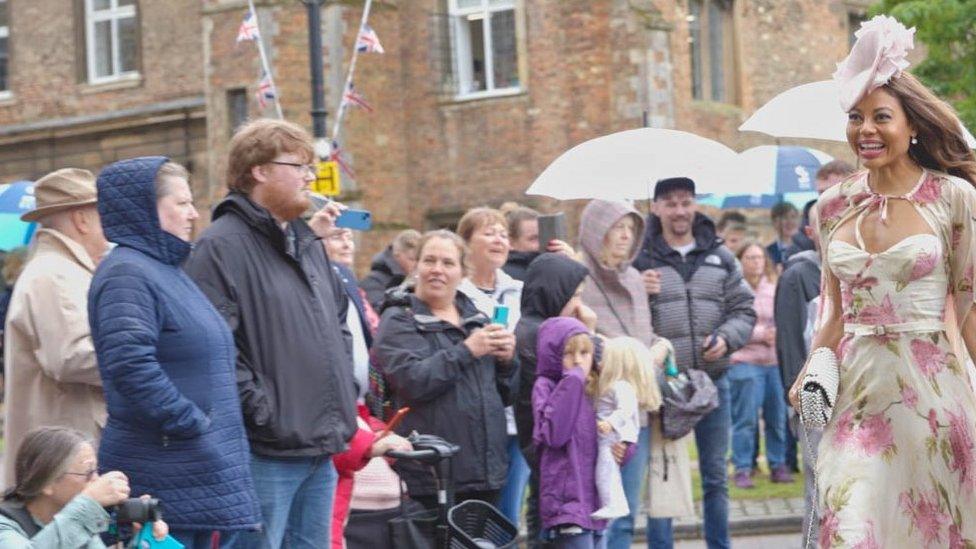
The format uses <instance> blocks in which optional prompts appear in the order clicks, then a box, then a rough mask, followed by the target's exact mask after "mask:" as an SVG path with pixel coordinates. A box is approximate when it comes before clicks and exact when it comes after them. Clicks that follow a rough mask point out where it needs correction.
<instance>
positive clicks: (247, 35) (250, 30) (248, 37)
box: [237, 0, 284, 118]
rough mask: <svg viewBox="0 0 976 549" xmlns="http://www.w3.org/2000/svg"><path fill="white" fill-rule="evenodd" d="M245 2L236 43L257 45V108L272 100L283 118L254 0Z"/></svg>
mask: <svg viewBox="0 0 976 549" xmlns="http://www.w3.org/2000/svg"><path fill="white" fill-rule="evenodd" d="M247 4H248V9H247V13H245V14H244V20H243V21H241V25H240V26H239V27H238V28H237V43H238V44H240V43H241V42H255V43H256V44H257V46H258V54H259V55H260V56H261V79H260V80H259V81H258V86H257V91H255V92H254V97H255V99H257V102H258V108H259V109H261V110H262V111H263V110H265V109H267V108H268V102H269V101H274V105H275V111H276V112H277V114H278V118H284V116H283V115H282V112H281V101H279V99H278V88H277V87H276V86H275V83H274V77H273V76H272V74H273V73H272V71H271V65H270V63H268V56H267V54H265V52H264V42H263V40H262V39H261V29H260V27H259V26H258V18H257V11H255V9H254V0H248V2H247Z"/></svg>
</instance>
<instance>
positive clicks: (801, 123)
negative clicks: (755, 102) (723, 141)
mask: <svg viewBox="0 0 976 549" xmlns="http://www.w3.org/2000/svg"><path fill="white" fill-rule="evenodd" d="M839 97H840V91H839V87H838V85H837V83H836V82H835V81H833V80H821V81H819V82H811V83H809V84H803V85H801V86H797V87H795V88H790V89H788V90H786V91H785V92H783V93H781V94H779V95H777V96H776V97H774V98H772V99H770V100H769V102H768V103H766V104H765V105H763V106H762V107H759V110H757V111H756V112H754V113H753V114H752V116H750V117H749V119H748V120H746V121H745V122H743V123H742V125H741V126H739V130H741V131H746V132H760V133H765V134H768V135H771V136H773V137H795V138H799V139H824V140H826V141H845V142H846V141H847V114H846V113H845V112H844V110H843V109H842V108H841V106H840V100H839V99H838V98H839ZM962 131H963V133H964V134H965V136H966V143H968V144H969V146H970V147H971V148H976V139H974V138H973V134H971V133H969V130H967V129H966V128H963V129H962Z"/></svg>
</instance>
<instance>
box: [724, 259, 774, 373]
mask: <svg viewBox="0 0 976 549" xmlns="http://www.w3.org/2000/svg"><path fill="white" fill-rule="evenodd" d="M754 292H755V294H756V300H755V301H754V303H753V307H754V308H755V309H756V325H755V326H754V327H753V328H752V335H751V336H749V342H748V343H746V345H745V346H744V347H743V348H741V349H739V350H738V351H736V352H734V353H732V357H731V359H730V361H731V362H732V364H757V365H759V366H775V365H776V322H775V321H774V319H773V300H774V298H775V296H776V283H774V282H770V281H769V279H767V278H766V277H765V276H763V277H762V278H761V279H759V286H758V287H757V288H755V289H754Z"/></svg>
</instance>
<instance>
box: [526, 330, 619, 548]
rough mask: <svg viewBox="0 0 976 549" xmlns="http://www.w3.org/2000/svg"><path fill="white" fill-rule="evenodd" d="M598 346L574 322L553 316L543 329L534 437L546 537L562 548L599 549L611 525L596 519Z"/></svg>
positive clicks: (535, 388) (534, 400)
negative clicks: (593, 376)
mask: <svg viewBox="0 0 976 549" xmlns="http://www.w3.org/2000/svg"><path fill="white" fill-rule="evenodd" d="M593 348H594V344H593V340H592V339H591V336H590V333H589V330H588V329H587V328H586V326H584V325H583V323H581V322H580V321H578V320H576V319H574V318H566V317H557V318H550V319H549V320H546V321H545V322H543V323H542V326H540V327H539V336H538V344H537V355H536V356H537V362H536V375H537V376H538V377H537V378H536V381H535V385H534V386H533V387H532V409H533V413H534V416H535V429H534V431H533V433H532V437H533V441H534V442H535V446H536V454H537V455H538V456H539V471H540V473H541V478H540V481H539V492H540V495H539V513H540V515H541V517H542V527H543V531H544V536H545V537H546V538H547V539H549V540H551V542H552V543H553V544H554V546H555V547H557V548H573V549H576V548H583V549H591V548H594V547H599V546H600V540H601V538H602V535H603V530H604V529H605V528H606V526H607V521H605V520H597V519H594V518H592V517H591V516H590V515H592V514H593V512H594V511H596V510H597V509H598V508H599V496H598V493H597V487H596V479H595V469H596V458H597V432H596V412H595V411H594V409H593V404H592V402H591V401H590V399H589V397H587V395H586V380H587V376H588V375H589V373H590V369H591V368H592V367H593Z"/></svg>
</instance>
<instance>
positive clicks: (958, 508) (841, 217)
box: [790, 16, 976, 549]
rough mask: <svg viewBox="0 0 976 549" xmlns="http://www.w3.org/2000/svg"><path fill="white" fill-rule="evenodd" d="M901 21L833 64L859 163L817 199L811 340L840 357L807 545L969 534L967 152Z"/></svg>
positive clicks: (876, 26)
mask: <svg viewBox="0 0 976 549" xmlns="http://www.w3.org/2000/svg"><path fill="white" fill-rule="evenodd" d="M912 33H913V30H912V31H909V30H906V29H905V27H903V26H902V25H901V24H899V23H897V22H896V21H895V20H894V19H891V18H886V17H883V16H878V17H876V18H874V19H872V20H871V21H869V22H867V23H865V24H864V25H863V26H862V28H861V30H860V31H858V34H857V36H858V42H857V43H856V44H855V46H854V49H853V50H852V52H851V55H850V56H849V57H848V58H847V60H845V61H844V63H842V64H841V65H840V66H839V67H838V71H837V73H836V74H835V75H834V77H835V78H836V79H838V80H839V81H840V84H841V90H842V97H841V104H842V106H843V107H844V109H845V110H846V111H847V112H848V126H847V138H848V141H849V143H850V145H851V147H852V149H853V150H854V152H855V154H857V155H858V157H859V159H860V162H861V165H862V166H863V167H865V168H867V169H866V170H864V171H861V172H858V173H856V174H854V175H852V176H851V177H850V178H848V179H847V180H846V181H844V182H843V183H842V184H840V185H837V186H835V187H833V188H831V189H830V190H828V191H827V192H825V193H824V194H823V196H822V197H821V198H820V202H819V204H818V207H819V213H820V236H821V242H822V243H823V246H822V247H821V250H822V253H823V254H824V257H825V262H824V265H825V267H826V268H825V269H824V276H825V280H824V292H825V293H826V295H827V296H828V298H827V299H826V302H827V305H826V307H825V308H824V309H823V310H822V314H823V318H822V324H821V329H820V331H819V332H818V335H817V337H816V338H815V339H814V342H813V345H812V348H814V349H816V348H819V347H828V348H831V349H836V351H837V356H838V361H839V364H840V390H839V393H838V396H837V402H836V404H835V407H834V411H833V416H832V418H831V420H830V422H829V424H828V425H827V428H826V429H825V431H824V435H823V438H822V441H821V443H820V446H819V449H818V451H819V454H818V458H817V465H816V475H817V478H816V480H817V485H818V504H819V505H818V506H819V515H820V537H819V545H820V547H856V548H861V549H866V548H875V547H877V548H880V547H885V548H892V547H906V548H913V549H915V548H923V547H952V548H956V547H959V548H962V547H973V546H974V545H973V543H974V542H976V387H974V382H976V369H974V367H973V364H972V361H971V359H970V357H971V356H973V354H974V351H976V315H974V314H970V313H971V310H972V308H973V266H974V263H976V253H974V252H976V219H974V218H976V188H974V186H973V185H974V182H976V157H974V156H973V153H972V151H971V150H970V149H969V148H968V146H967V145H966V143H965V140H964V138H963V134H962V130H961V125H960V122H959V120H958V118H957V117H956V116H955V114H954V113H953V111H952V110H951V108H950V107H949V106H948V105H946V104H945V103H943V102H942V101H940V100H939V99H938V98H936V97H935V96H934V95H933V94H932V93H931V92H930V91H928V90H927V89H926V88H925V87H924V86H923V85H922V84H920V83H919V82H918V80H916V79H915V78H914V77H913V76H912V75H910V74H908V73H906V72H904V69H905V68H906V67H907V66H908V62H907V61H906V60H905V59H904V55H905V53H906V52H907V51H908V50H909V49H911V47H912ZM949 302H951V303H952V308H953V309H954V313H955V316H954V317H955V319H956V320H957V322H956V323H955V324H954V325H950V326H946V325H945V323H944V320H945V318H946V316H945V315H946V309H947V307H948V303H949ZM956 330H959V332H960V334H961V336H962V337H961V340H962V342H961V344H959V345H957V346H955V347H954V346H953V344H952V342H950V340H949V339H948V337H947V332H955V331H956ZM802 377H803V375H802V374H801V375H800V377H799V378H798V379H800V380H802ZM798 388H799V382H798V384H796V385H794V387H793V388H792V389H791V391H790V399H791V401H792V402H793V403H794V406H795V407H797V406H796V402H797V399H796V393H797V390H798ZM797 409H798V407H797Z"/></svg>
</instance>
